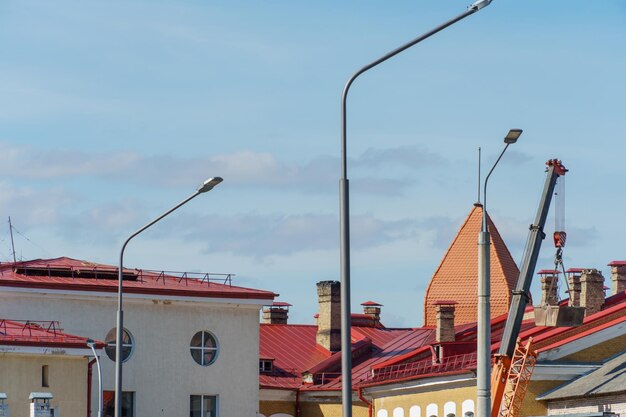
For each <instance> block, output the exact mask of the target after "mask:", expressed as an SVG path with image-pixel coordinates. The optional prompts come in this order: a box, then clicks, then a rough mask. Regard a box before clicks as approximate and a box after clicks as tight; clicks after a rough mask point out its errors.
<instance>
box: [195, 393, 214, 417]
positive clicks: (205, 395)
mask: <svg viewBox="0 0 626 417" xmlns="http://www.w3.org/2000/svg"><path fill="white" fill-rule="evenodd" d="M193 397H200V417H204V413H205V412H206V410H204V400H205V398H213V404H215V409H214V410H213V411H215V414H214V415H211V417H219V415H220V401H219V395H211V394H191V395H190V396H189V417H194V416H193V415H192V414H191V413H192V410H191V401H192V398H193Z"/></svg>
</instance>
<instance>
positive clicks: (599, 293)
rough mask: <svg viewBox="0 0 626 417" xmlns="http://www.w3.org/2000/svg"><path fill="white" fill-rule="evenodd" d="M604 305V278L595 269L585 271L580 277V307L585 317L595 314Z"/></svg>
mask: <svg viewBox="0 0 626 417" xmlns="http://www.w3.org/2000/svg"><path fill="white" fill-rule="evenodd" d="M603 304H604V277H603V276H602V273H601V272H600V271H598V270H597V269H595V268H592V269H585V270H583V272H582V274H581V275H580V306H581V307H585V309H586V310H585V316H589V315H591V314H594V313H597V312H598V311H600V310H601V309H602V305H603Z"/></svg>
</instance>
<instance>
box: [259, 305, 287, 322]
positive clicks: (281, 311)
mask: <svg viewBox="0 0 626 417" xmlns="http://www.w3.org/2000/svg"><path fill="white" fill-rule="evenodd" d="M289 307H291V304H289V303H283V302H275V303H273V304H272V305H271V306H265V307H263V323H265V324H287V319H288V318H289Z"/></svg>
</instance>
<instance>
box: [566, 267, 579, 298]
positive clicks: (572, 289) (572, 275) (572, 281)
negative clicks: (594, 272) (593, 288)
mask: <svg viewBox="0 0 626 417" xmlns="http://www.w3.org/2000/svg"><path fill="white" fill-rule="evenodd" d="M582 271H583V270H582V269H581V268H570V269H568V270H567V271H566V272H567V282H568V283H569V305H570V307H580V273H581V272H582Z"/></svg>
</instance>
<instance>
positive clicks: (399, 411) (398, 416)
mask: <svg viewBox="0 0 626 417" xmlns="http://www.w3.org/2000/svg"><path fill="white" fill-rule="evenodd" d="M393 417H404V409H403V408H402V407H396V408H394V409H393Z"/></svg>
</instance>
